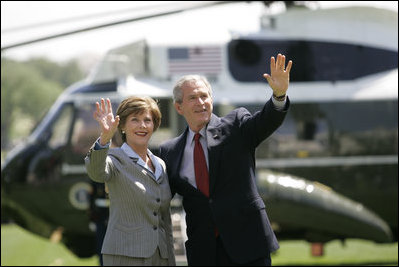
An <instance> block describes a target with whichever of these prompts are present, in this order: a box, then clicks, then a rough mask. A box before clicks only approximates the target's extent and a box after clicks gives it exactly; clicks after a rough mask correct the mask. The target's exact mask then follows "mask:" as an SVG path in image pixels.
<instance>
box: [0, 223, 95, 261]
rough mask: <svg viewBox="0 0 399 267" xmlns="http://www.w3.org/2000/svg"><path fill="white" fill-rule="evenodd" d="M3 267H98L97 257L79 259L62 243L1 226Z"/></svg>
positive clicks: (7, 226) (12, 226)
mask: <svg viewBox="0 0 399 267" xmlns="http://www.w3.org/2000/svg"><path fill="white" fill-rule="evenodd" d="M1 265H2V266H22V265H25V266H96V265H99V264H98V258H97V256H93V257H92V258H83V259H82V258H78V257H76V256H75V255H74V254H73V253H72V252H70V251H69V250H68V249H67V248H66V247H65V246H64V245H63V244H62V243H53V242H50V241H49V240H48V239H45V238H42V237H40V236H37V235H35V234H32V233H30V232H28V231H26V230H24V229H22V228H20V227H19V226H16V225H13V224H7V225H5V224H2V225H1Z"/></svg>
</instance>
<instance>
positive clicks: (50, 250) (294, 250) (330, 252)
mask: <svg viewBox="0 0 399 267" xmlns="http://www.w3.org/2000/svg"><path fill="white" fill-rule="evenodd" d="M180 264H183V265H185V263H181V262H180ZM272 264H273V265H274V266H279V265H280V266H281V265H296V266H298V265H357V266H359V265H395V266H397V265H398V243H393V244H375V243H373V242H369V241H364V240H356V239H351V240H347V241H346V242H345V243H344V244H343V243H341V242H340V241H331V242H329V243H327V244H325V246H324V254H323V256H319V257H313V256H312V255H311V245H310V244H309V243H307V242H305V241H281V242H280V249H279V250H278V251H277V252H276V253H274V254H272ZM1 265H2V266H4V265H6V266H18V265H19V266H21V265H27V266H28V265H30V266H96V265H98V258H97V256H93V257H91V258H78V257H76V256H75V255H74V254H73V253H72V252H70V251H69V250H68V249H67V248H66V247H65V246H64V245H63V244H62V243H52V242H50V241H49V240H48V239H45V238H42V237H39V236H37V235H35V234H32V233H30V232H28V231H26V230H24V229H22V228H20V227H19V226H16V225H13V224H7V225H5V224H2V225H1Z"/></svg>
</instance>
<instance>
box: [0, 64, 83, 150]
mask: <svg viewBox="0 0 399 267" xmlns="http://www.w3.org/2000/svg"><path fill="white" fill-rule="evenodd" d="M82 76H83V74H82V72H81V71H80V70H79V68H78V66H77V64H76V63H73V62H71V63H68V64H66V66H60V65H58V64H57V63H54V62H51V61H48V60H46V59H34V60H31V61H27V62H18V61H13V60H9V59H5V58H2V59H1V148H2V150H3V149H5V148H7V147H8V146H9V143H10V139H14V138H20V137H22V136H23V135H26V134H27V132H26V130H25V131H24V130H23V129H24V128H25V129H26V128H31V127H29V126H32V125H33V124H35V123H37V122H38V120H39V119H40V118H41V117H42V116H43V115H44V114H45V112H46V111H47V110H48V109H49V107H50V106H51V105H52V104H53V102H54V101H55V100H56V98H57V97H58V96H59V95H60V94H61V93H62V91H63V89H65V87H67V85H70V84H72V83H74V82H76V81H77V80H79V79H81V78H82ZM67 83H68V84H67ZM66 84H67V85H66ZM29 122H30V123H29ZM27 124H30V125H27Z"/></svg>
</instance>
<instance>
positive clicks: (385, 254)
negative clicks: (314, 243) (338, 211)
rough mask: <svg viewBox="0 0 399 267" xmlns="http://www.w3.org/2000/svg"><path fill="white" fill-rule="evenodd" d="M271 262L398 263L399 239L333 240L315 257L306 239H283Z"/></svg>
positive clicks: (293, 263) (279, 263)
mask: <svg viewBox="0 0 399 267" xmlns="http://www.w3.org/2000/svg"><path fill="white" fill-rule="evenodd" d="M272 265H398V243H397V242H396V243H393V244H376V243H374V242H371V241H365V240H359V239H349V240H347V241H346V242H345V243H342V242H341V241H337V240H336V241H330V242H328V243H326V244H325V245H324V253H323V255H322V256H319V257H315V256H312V253H311V244H310V243H308V242H306V241H282V242H280V249H279V250H277V251H276V253H274V254H273V255H272Z"/></svg>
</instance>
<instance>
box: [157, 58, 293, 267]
mask: <svg viewBox="0 0 399 267" xmlns="http://www.w3.org/2000/svg"><path fill="white" fill-rule="evenodd" d="M291 66H292V61H289V62H288V64H287V68H286V69H285V56H284V55H281V54H278V56H277V59H276V60H275V59H274V57H271V61H270V69H271V75H269V74H264V75H263V76H264V77H265V78H266V79H267V81H268V83H269V85H270V87H271V88H272V89H273V97H272V98H271V99H270V100H269V101H267V102H266V104H265V106H264V107H263V109H262V110H261V111H259V112H257V113H255V114H254V115H251V114H250V113H249V112H248V111H247V110H246V109H244V108H239V109H236V110H233V111H232V112H231V113H229V114H228V115H226V116H225V117H223V118H219V117H217V116H216V115H215V114H213V113H212V110H213V102H212V90H211V86H210V85H209V83H208V81H207V80H206V79H205V78H204V77H201V76H198V75H188V76H184V77H183V78H182V79H180V80H179V81H178V82H177V84H176V86H175V88H174V91H173V94H174V102H175V108H176V110H177V112H178V113H179V114H180V115H182V116H184V118H185V119H186V122H187V124H188V128H187V129H186V130H185V132H184V133H183V134H182V135H180V136H179V137H177V138H175V139H172V140H170V141H167V142H166V143H164V144H162V145H161V146H160V149H159V155H160V157H161V158H162V159H163V160H164V161H165V163H166V165H167V172H168V177H169V180H170V186H171V190H172V194H175V193H178V194H180V195H181V196H182V197H183V207H184V210H185V212H186V225H187V237H188V240H187V242H186V244H185V245H186V254H187V261H188V265H209V266H210V265H216V266H223V265H233V266H234V265H235V266H239V265H243V266H249V265H271V259H270V253H271V252H273V251H275V250H277V249H278V248H279V245H278V242H277V239H276V237H275V235H274V233H273V230H272V228H271V226H270V222H269V219H268V217H267V214H266V210H265V204H264V203H263V200H262V199H261V197H260V195H259V193H258V190H257V187H256V178H255V149H256V147H257V146H258V145H259V144H260V143H261V142H262V141H263V140H265V139H266V138H267V137H268V136H270V135H271V134H272V133H273V132H274V131H275V130H276V129H277V128H278V127H279V126H280V125H281V123H282V122H283V120H284V117H285V115H286V112H287V110H288V107H289V100H288V98H287V97H286V91H287V89H288V84H289V72H290V69H291ZM197 133H199V134H200V135H196V134H197ZM199 143H200V144H201V146H200V145H199ZM200 147H202V148H205V149H201V148H200ZM200 164H202V167H201V166H198V165H200Z"/></svg>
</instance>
